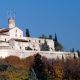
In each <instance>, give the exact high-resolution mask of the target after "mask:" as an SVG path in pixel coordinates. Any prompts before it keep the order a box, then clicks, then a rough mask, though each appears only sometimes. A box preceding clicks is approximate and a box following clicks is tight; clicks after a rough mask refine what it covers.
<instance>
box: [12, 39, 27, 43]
mask: <svg viewBox="0 0 80 80" xmlns="http://www.w3.org/2000/svg"><path fill="white" fill-rule="evenodd" d="M13 40H15V41H18V42H28V41H27V40H24V39H13Z"/></svg>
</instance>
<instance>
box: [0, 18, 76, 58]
mask: <svg viewBox="0 0 80 80" xmlns="http://www.w3.org/2000/svg"><path fill="white" fill-rule="evenodd" d="M45 40H46V42H47V45H48V46H49V51H47V52H46V51H41V49H40V48H41V47H40V45H41V44H43V43H44V42H45ZM26 48H31V50H27V49H26ZM33 53H34V54H35V53H40V54H41V55H43V56H47V57H48V58H54V57H55V58H57V56H59V57H61V56H62V55H67V54H70V53H69V52H55V47H54V41H53V40H51V39H41V38H32V37H24V36H23V31H22V30H21V29H19V27H17V26H16V25H15V20H14V19H12V18H10V19H8V28H7V29H5V28H2V29H0V57H3V58H4V57H7V56H10V55H15V56H19V57H21V58H24V57H27V56H30V55H33ZM58 53H59V54H58ZM63 53H65V54H63ZM75 54H76V53H75ZM70 55H71V54H70ZM76 56H77V54H76Z"/></svg>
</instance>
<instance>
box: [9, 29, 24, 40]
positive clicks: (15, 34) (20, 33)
mask: <svg viewBox="0 0 80 80" xmlns="http://www.w3.org/2000/svg"><path fill="white" fill-rule="evenodd" d="M9 34H10V38H19V39H20V38H22V37H23V31H22V30H20V29H19V28H17V27H15V28H13V29H11V30H10V31H9Z"/></svg>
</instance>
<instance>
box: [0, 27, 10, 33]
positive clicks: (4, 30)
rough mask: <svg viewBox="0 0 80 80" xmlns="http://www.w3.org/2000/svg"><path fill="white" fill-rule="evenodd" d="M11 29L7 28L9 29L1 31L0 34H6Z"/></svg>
mask: <svg viewBox="0 0 80 80" xmlns="http://www.w3.org/2000/svg"><path fill="white" fill-rule="evenodd" d="M9 30H10V29H9V28H7V29H2V30H0V33H5V32H9Z"/></svg>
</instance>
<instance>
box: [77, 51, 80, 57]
mask: <svg viewBox="0 0 80 80" xmlns="http://www.w3.org/2000/svg"><path fill="white" fill-rule="evenodd" d="M77 54H78V57H79V58H80V51H79V50H77Z"/></svg>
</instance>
